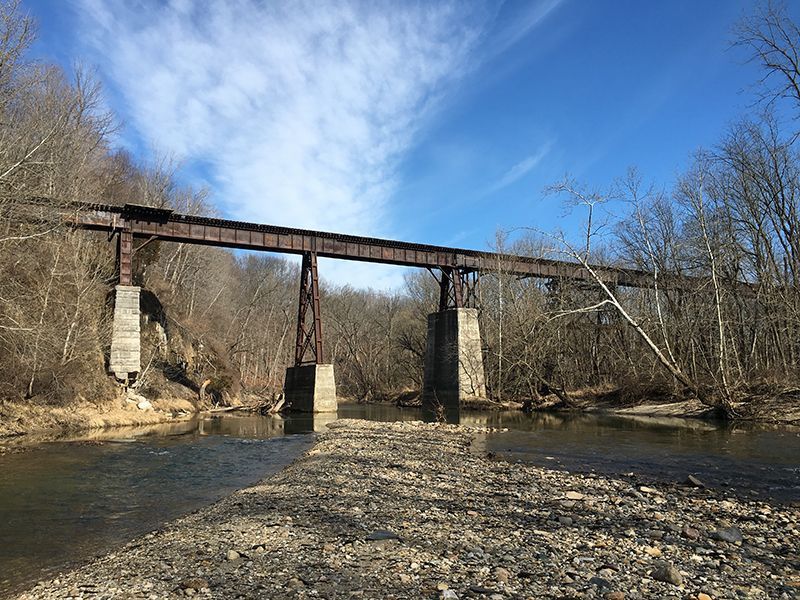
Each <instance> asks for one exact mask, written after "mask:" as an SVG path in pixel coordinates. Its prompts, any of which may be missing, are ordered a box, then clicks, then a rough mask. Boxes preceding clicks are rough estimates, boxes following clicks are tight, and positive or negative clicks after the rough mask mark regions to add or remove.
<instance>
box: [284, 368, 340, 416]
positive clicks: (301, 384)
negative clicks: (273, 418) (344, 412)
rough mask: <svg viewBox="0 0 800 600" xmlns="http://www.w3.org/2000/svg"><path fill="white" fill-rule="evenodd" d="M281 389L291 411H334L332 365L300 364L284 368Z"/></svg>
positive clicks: (335, 407)
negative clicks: (284, 372)
mask: <svg viewBox="0 0 800 600" xmlns="http://www.w3.org/2000/svg"><path fill="white" fill-rule="evenodd" d="M283 391H284V394H285V397H286V405H287V406H288V408H289V410H290V411H292V412H308V413H324V412H336V410H337V408H338V404H337V402H336V380H335V378H334V376H333V365H316V364H312V365H300V366H299V367H289V368H288V369H286V379H285V381H284V386H283Z"/></svg>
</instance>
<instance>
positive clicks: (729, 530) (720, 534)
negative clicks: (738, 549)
mask: <svg viewBox="0 0 800 600" xmlns="http://www.w3.org/2000/svg"><path fill="white" fill-rule="evenodd" d="M711 535H712V537H713V538H714V539H717V540H721V541H723V542H728V543H730V544H735V543H737V542H740V543H741V542H743V541H744V536H742V532H741V531H739V529H738V528H737V527H720V528H719V529H716V530H715V531H714V533H712V534H711Z"/></svg>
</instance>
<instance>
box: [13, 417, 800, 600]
mask: <svg viewBox="0 0 800 600" xmlns="http://www.w3.org/2000/svg"><path fill="white" fill-rule="evenodd" d="M485 433H486V430H484V429H476V428H469V427H463V426H456V425H441V424H424V423H373V422H368V421H355V420H343V421H337V422H335V423H332V424H331V425H329V430H328V431H326V432H325V433H323V434H321V435H320V436H319V437H318V439H317V442H316V444H315V445H314V447H313V448H312V449H311V450H310V451H309V452H308V453H307V454H306V455H304V456H303V457H302V458H300V459H298V460H297V461H296V462H294V463H293V464H292V465H290V466H289V467H287V468H286V469H284V470H283V471H281V472H280V473H278V474H276V475H273V476H271V477H269V478H268V479H265V480H264V481H263V482H261V483H259V484H258V485H256V486H253V487H250V488H247V489H244V490H240V491H239V492H237V493H235V494H233V495H231V496H229V497H228V498H225V499H223V500H221V501H220V502H217V503H216V504H213V505H212V506H209V507H207V508H204V509H202V510H199V511H197V512H195V513H192V514H190V515H188V516H186V517H184V518H181V519H179V520H177V521H174V522H172V523H169V524H168V525H166V526H165V527H164V528H163V529H160V530H158V531H155V532H152V533H149V534H147V535H145V536H142V537H140V538H138V539H136V540H134V541H132V542H130V543H129V544H127V545H125V546H123V547H121V548H120V549H119V550H118V551H116V552H113V553H111V554H108V555H105V556H103V557H100V558H98V559H96V560H94V561H93V562H90V563H89V564H86V565H84V566H82V567H81V568H78V569H76V570H74V571H72V572H68V573H64V574H62V575H59V576H58V577H57V578H56V579H53V580H50V581H45V582H40V583H39V584H37V585H36V586H35V587H34V588H32V589H31V590H30V591H28V592H26V593H23V594H22V595H21V596H19V597H20V598H24V599H30V598H68V597H72V598H153V599H156V598H174V597H178V596H180V597H187V596H189V597H198V598H226V599H227V598H398V599H399V598H441V599H454V598H491V599H492V600H499V599H502V598H537V599H538V598H606V599H611V600H613V599H617V600H618V599H621V598H683V599H686V598H693V599H696V600H706V599H707V598H796V597H798V591H800V576H799V575H798V565H800V560H799V559H798V554H799V548H798V546H799V545H800V531H799V529H800V527H799V525H798V522H799V521H800V514H799V513H800V510H798V507H797V506H792V505H780V504H770V503H766V502H762V501H751V500H743V499H741V498H730V497H726V496H725V495H724V494H721V493H719V492H715V491H711V490H707V489H704V488H703V487H702V482H700V481H695V482H694V484H691V483H688V482H687V483H686V484H674V485H665V484H648V485H643V483H642V482H641V481H639V480H637V479H635V478H634V477H621V476H620V477H608V476H600V475H595V474H573V473H566V472H563V471H554V470H548V469H544V468H541V467H536V466H532V465H525V464H517V463H509V462H506V461H502V460H494V459H491V458H487V457H486V456H485V455H484V453H482V452H480V451H478V450H476V448H479V447H480V442H481V440H482V439H483V436H484V434H485ZM598 452H602V448H598Z"/></svg>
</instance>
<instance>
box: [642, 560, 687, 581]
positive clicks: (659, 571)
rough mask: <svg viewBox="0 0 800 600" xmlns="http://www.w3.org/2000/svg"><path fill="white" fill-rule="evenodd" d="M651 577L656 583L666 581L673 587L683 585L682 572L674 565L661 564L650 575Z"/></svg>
mask: <svg viewBox="0 0 800 600" xmlns="http://www.w3.org/2000/svg"><path fill="white" fill-rule="evenodd" d="M650 576H651V577H652V578H653V579H655V580H656V581H664V582H666V583H671V584H672V585H681V584H682V583H683V576H682V575H681V572H680V571H678V569H676V568H675V565H673V564H672V563H667V562H665V563H661V564H660V565H659V566H657V567H656V568H655V570H654V571H653V572H652V573H650Z"/></svg>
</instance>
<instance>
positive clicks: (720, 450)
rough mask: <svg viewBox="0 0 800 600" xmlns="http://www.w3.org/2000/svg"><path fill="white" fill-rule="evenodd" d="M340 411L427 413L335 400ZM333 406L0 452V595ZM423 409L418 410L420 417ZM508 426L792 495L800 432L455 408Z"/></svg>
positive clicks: (539, 439) (239, 479) (670, 470)
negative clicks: (310, 414)
mask: <svg viewBox="0 0 800 600" xmlns="http://www.w3.org/2000/svg"><path fill="white" fill-rule="evenodd" d="M338 416H339V417H340V418H364V419H370V420H374V421H396V420H403V421H411V420H420V419H425V415H424V414H423V412H422V411H420V410H418V409H398V408H395V407H391V406H383V405H342V406H341V407H340V409H339V414H338ZM335 418H336V415H318V416H317V417H314V418H312V417H299V418H295V417H292V418H288V419H284V418H281V417H278V416H274V417H261V416H251V415H227V416H224V417H217V418H210V419H205V420H194V421H189V422H183V423H177V424H170V425H160V426H150V427H142V428H125V429H122V428H121V429H115V430H110V431H105V432H94V433H92V434H87V435H86V436H84V438H83V439H80V440H77V441H58V442H49V443H42V444H38V445H37V446H35V447H33V448H31V449H29V450H28V451H26V452H21V453H10V454H6V455H2V456H0V596H6V595H9V594H11V593H12V592H13V591H16V590H20V589H21V588H23V587H25V586H27V585H29V584H31V583H33V582H35V581H37V580H38V579H42V578H44V577H46V576H48V575H51V576H52V575H53V574H54V573H55V572H57V571H58V570H60V569H63V568H64V567H65V566H69V565H71V564H75V563H77V562H80V561H83V560H86V559H88V558H90V557H92V556H94V555H98V554H102V553H104V552H107V551H108V550H110V549H111V548H113V547H115V546H117V545H119V544H121V543H123V542H125V541H127V540H129V539H131V538H133V537H135V536H137V535H140V534H142V533H144V532H147V531H150V530H153V529H155V528H158V527H159V526H160V525H161V524H162V523H164V522H166V521H169V520H171V519H174V518H176V517H178V516H180V515H183V514H186V513H188V512H191V511H193V510H196V509H198V508H200V507H203V506H206V505H208V504H210V503H212V502H214V501H215V500H217V499H219V498H221V497H223V496H225V495H227V494H229V493H231V492H232V491H233V490H235V489H238V488H242V487H245V486H248V485H251V484H253V483H255V482H256V481H258V480H260V479H262V478H263V477H264V476H266V475H268V474H270V473H273V472H275V471H277V470H278V469H280V468H281V467H283V466H285V465H286V464H288V463H289V462H290V461H291V460H293V459H294V458H295V457H297V456H299V455H300V454H302V453H303V452H304V451H305V450H306V449H308V447H309V446H310V445H311V443H312V442H313V435H309V434H310V433H311V432H313V431H321V430H323V429H324V428H325V425H326V424H327V423H329V422H331V421H332V420H334V419H335ZM425 420H427V419H425ZM458 421H459V422H460V423H462V424H464V425H476V426H489V427H496V428H508V429H509V431H507V432H497V433H491V434H489V435H488V436H487V437H486V440H485V444H486V447H487V450H488V451H491V452H493V453H496V454H498V455H500V456H503V457H505V458H509V459H511V460H524V461H527V462H532V463H535V464H541V465H544V466H547V467H550V468H556V469H558V468H563V469H569V470H580V471H592V470H594V471H598V472H604V473H634V474H637V475H641V476H642V477H643V478H644V479H663V480H667V481H683V480H685V479H686V476H687V475H689V474H694V475H696V476H698V477H699V478H700V479H701V480H703V481H704V482H706V483H707V484H708V485H710V486H713V487H718V488H722V489H731V490H732V491H734V492H735V493H737V494H750V495H754V496H756V497H760V498H768V499H773V500H776V501H781V502H785V501H789V502H797V501H799V500H800V487H799V486H800V432H799V431H798V430H797V429H789V428H775V427H767V426H753V427H748V428H742V427H738V426H737V427H733V428H732V427H729V426H727V425H724V424H719V423H709V422H705V421H697V420H689V419H649V418H643V417H636V418H626V417H613V416H606V415H554V414H537V415H525V414H522V413H519V412H494V413H486V412H478V413H471V412H462V413H461V414H460V415H459V416H458Z"/></svg>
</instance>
